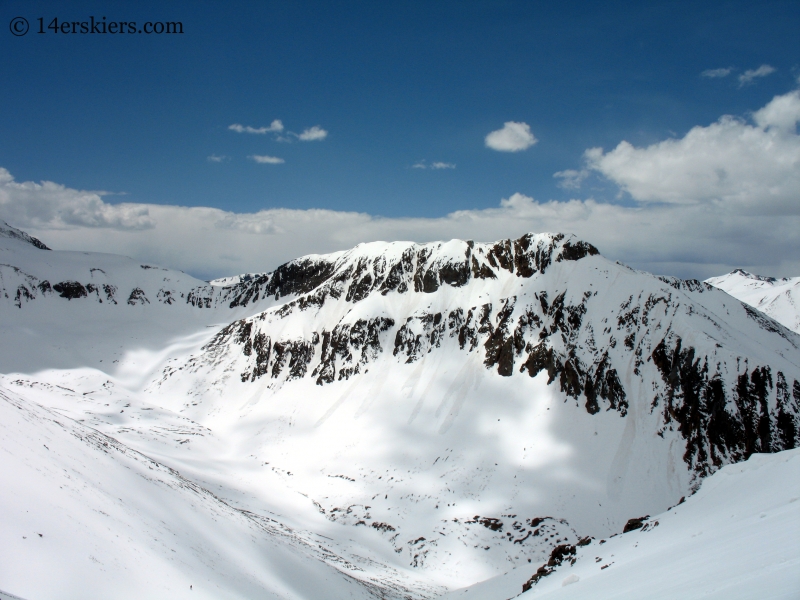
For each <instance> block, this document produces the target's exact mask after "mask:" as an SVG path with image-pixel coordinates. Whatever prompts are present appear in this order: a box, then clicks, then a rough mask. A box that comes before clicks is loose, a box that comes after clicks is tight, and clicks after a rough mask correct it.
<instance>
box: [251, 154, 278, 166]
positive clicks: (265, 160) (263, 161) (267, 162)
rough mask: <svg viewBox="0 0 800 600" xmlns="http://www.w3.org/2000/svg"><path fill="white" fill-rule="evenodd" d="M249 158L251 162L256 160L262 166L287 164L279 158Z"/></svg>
mask: <svg viewBox="0 0 800 600" xmlns="http://www.w3.org/2000/svg"><path fill="white" fill-rule="evenodd" d="M247 158H249V159H250V160H254V161H256V162H257V163H259V164H262V165H282V164H283V163H285V162H286V161H285V160H283V159H282V158H279V157H277V156H267V155H263V156H259V155H258V154H253V155H251V156H248V157H247Z"/></svg>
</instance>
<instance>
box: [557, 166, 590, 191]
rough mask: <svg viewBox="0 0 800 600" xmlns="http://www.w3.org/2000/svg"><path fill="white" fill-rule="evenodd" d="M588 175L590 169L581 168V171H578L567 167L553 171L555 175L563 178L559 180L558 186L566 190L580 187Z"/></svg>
mask: <svg viewBox="0 0 800 600" xmlns="http://www.w3.org/2000/svg"><path fill="white" fill-rule="evenodd" d="M588 176H589V171H588V170H587V169H581V170H580V171H576V170H575V169H566V170H565V171H558V172H556V173H553V177H555V178H556V179H560V180H561V181H559V182H558V187H560V188H563V189H565V190H577V189H580V187H581V183H583V180H584V179H586V178H587V177H588Z"/></svg>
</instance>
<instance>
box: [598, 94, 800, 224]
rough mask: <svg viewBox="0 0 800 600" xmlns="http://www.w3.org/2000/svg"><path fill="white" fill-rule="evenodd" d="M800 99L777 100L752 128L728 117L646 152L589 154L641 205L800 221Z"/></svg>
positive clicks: (625, 148) (623, 147)
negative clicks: (705, 207) (704, 207)
mask: <svg viewBox="0 0 800 600" xmlns="http://www.w3.org/2000/svg"><path fill="white" fill-rule="evenodd" d="M798 118H800V95H798V92H796V91H795V92H792V93H789V94H785V95H782V96H776V97H775V98H773V100H772V101H770V102H769V103H768V104H767V105H766V106H764V107H763V108H762V109H760V110H758V111H756V112H755V113H754V115H753V119H754V121H755V124H754V125H751V124H749V123H747V122H746V121H744V120H742V119H738V118H734V117H731V116H724V117H722V118H721V119H720V120H719V121H717V122H716V123H712V124H711V125H708V126H706V127H701V126H698V127H694V128H692V129H691V130H690V131H689V132H688V133H687V134H686V135H685V136H684V137H683V138H680V139H669V140H665V141H662V142H659V143H657V144H653V145H651V146H647V147H645V148H636V147H634V146H633V145H631V144H630V143H628V142H625V141H623V142H621V143H620V144H619V145H618V146H617V147H616V148H614V149H613V150H611V151H609V152H603V150H602V149H601V148H592V149H590V150H587V151H586V154H585V157H586V162H587V165H588V167H589V168H591V169H594V170H595V171H598V172H599V173H601V174H602V175H604V176H605V177H607V178H608V179H610V180H611V181H613V182H614V183H616V184H618V185H619V186H620V187H621V188H622V189H623V190H624V191H626V192H628V193H630V195H631V197H632V198H633V199H635V200H638V201H640V202H643V203H656V202H657V203H669V204H687V205H688V204H699V203H705V204H711V205H714V206H718V207H723V206H724V207H730V208H732V209H733V208H735V209H737V210H743V211H746V212H748V213H750V214H795V215H796V214H800V202H798V198H800V137H799V136H798V135H797V133H796V131H795V124H796V122H797V120H798Z"/></svg>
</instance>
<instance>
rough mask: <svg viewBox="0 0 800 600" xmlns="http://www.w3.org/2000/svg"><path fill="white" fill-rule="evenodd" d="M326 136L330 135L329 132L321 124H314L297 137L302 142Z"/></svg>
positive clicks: (320, 139)
mask: <svg viewBox="0 0 800 600" xmlns="http://www.w3.org/2000/svg"><path fill="white" fill-rule="evenodd" d="M326 137H328V132H327V131H325V130H324V129H323V128H322V127H320V126H319V125H314V126H313V127H309V128H308V129H305V130H303V132H302V133H301V134H300V135H298V136H297V139H299V140H300V141H301V142H313V141H322V140H324V139H325V138H326Z"/></svg>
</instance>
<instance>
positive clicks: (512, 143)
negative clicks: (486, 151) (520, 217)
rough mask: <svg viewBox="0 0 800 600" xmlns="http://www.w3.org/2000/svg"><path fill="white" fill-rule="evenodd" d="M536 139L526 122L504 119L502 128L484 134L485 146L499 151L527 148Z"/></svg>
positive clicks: (514, 150)
mask: <svg viewBox="0 0 800 600" xmlns="http://www.w3.org/2000/svg"><path fill="white" fill-rule="evenodd" d="M537 141H538V140H537V139H536V138H535V137H534V135H533V134H532V133H531V128H530V125H528V124H527V123H522V122H520V123H517V122H516V121H506V123H505V124H504V125H503V128H502V129H498V130H497V131H492V132H491V133H490V134H489V135H487V136H486V147H487V148H491V149H492V150H498V151H500V152H519V151H520V150H527V149H528V148H530V147H531V146H533V145H534V144H535V143H536V142H537Z"/></svg>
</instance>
